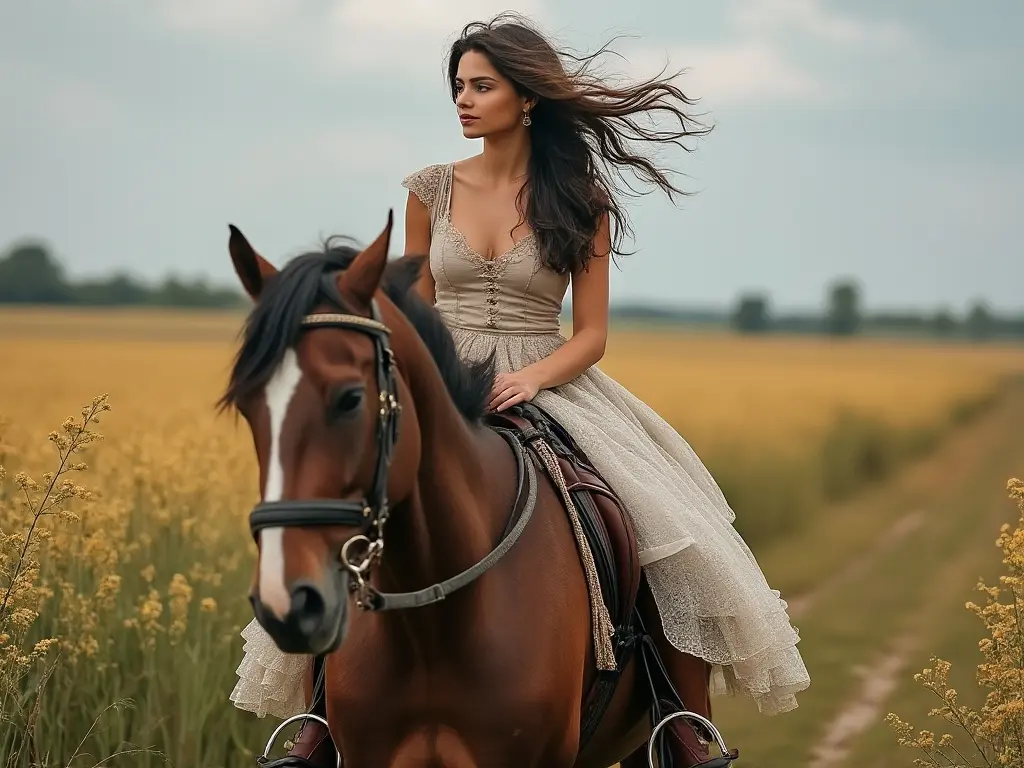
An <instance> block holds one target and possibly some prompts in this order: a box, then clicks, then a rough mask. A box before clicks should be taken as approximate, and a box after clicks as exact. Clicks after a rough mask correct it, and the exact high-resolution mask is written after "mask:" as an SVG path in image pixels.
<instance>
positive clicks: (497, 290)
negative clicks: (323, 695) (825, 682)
mask: <svg viewBox="0 0 1024 768" xmlns="http://www.w3.org/2000/svg"><path fill="white" fill-rule="evenodd" d="M453 167H454V166H453V164H450V163H449V164H443V165H431V166H428V167H426V168H424V169H422V170H420V171H417V172H416V173H413V174H411V175H410V176H408V177H407V178H406V179H405V180H404V181H403V186H405V187H406V188H408V189H410V190H411V191H412V192H413V193H414V194H415V195H416V196H417V197H418V198H419V199H420V200H422V201H423V203H424V204H425V205H426V206H427V207H428V208H429V209H430V210H431V215H432V224H431V233H432V234H431V244H430V269H431V272H432V273H433V276H434V281H435V285H436V306H437V309H438V311H439V312H440V313H441V315H442V317H443V318H444V320H445V323H446V324H447V326H448V327H449V329H450V330H451V333H452V335H453V337H454V339H455V345H456V348H457V349H458V350H459V353H460V355H461V356H462V357H464V358H465V359H482V358H484V357H486V356H487V355H489V354H490V353H491V352H496V355H495V360H496V364H497V369H498V370H499V371H500V372H506V371H515V370H519V369H521V368H523V367H525V366H527V365H529V364H531V363H533V362H536V361H537V360H540V359H541V358H544V357H546V356H547V355H549V354H551V353H552V352H553V351H554V350H556V349H557V348H558V347H559V346H560V345H562V344H564V343H565V341H566V340H565V338H564V337H563V336H562V335H561V334H560V328H559V321H558V315H559V312H560V310H561V306H562V298H563V297H564V295H565V292H566V289H567V288H568V285H569V278H568V276H566V275H559V274H557V273H555V272H554V271H553V270H551V269H549V268H547V267H546V266H545V265H544V264H543V263H542V262H541V260H540V258H539V254H538V250H537V247H536V241H535V239H534V237H533V235H528V236H526V237H525V238H523V239H521V240H519V241H518V242H517V243H516V244H515V245H514V246H513V247H512V248H510V249H509V250H508V251H506V252H505V253H503V254H501V255H500V256H498V257H496V258H494V259H486V258H484V257H483V256H481V255H480V254H478V253H476V252H475V251H474V250H473V249H472V248H471V247H470V246H469V244H468V242H467V241H466V238H465V237H464V236H463V235H462V233H461V232H459V230H457V229H456V228H455V227H454V226H452V223H451V220H450V217H449V212H450V202H451V188H452V171H453ZM535 402H536V403H537V404H538V405H539V406H540V407H542V408H544V409H545V410H546V411H547V412H548V413H550V414H551V415H552V416H553V417H554V418H556V419H558V421H559V422H560V423H561V424H562V425H563V426H564V427H565V429H566V430H567V431H568V432H569V433H570V434H571V435H572V436H573V438H574V439H575V440H576V441H577V442H578V443H579V445H580V447H582V448H583V450H584V451H586V453H587V455H588V456H589V457H590V459H591V461H593V463H594V464H595V466H596V467H597V469H598V470H599V471H600V472H601V473H602V475H604V477H605V478H606V479H607V481H608V482H609V484H610V485H611V486H612V487H613V488H614V489H615V491H616V493H617V494H618V495H619V497H620V498H621V499H622V501H623V504H624V505H625V506H626V508H627V509H628V511H629V513H630V515H631V517H632V520H633V524H634V527H635V529H636V534H637V538H638V545H639V549H640V563H641V565H642V566H643V568H644V572H645V573H646V576H647V580H648V583H649V584H650V586H651V591H652V593H653V595H654V598H655V601H656V602H657V604H658V607H659V609H660V612H661V616H662V623H663V625H664V630H665V634H666V637H667V638H668V639H669V641H670V642H671V643H672V644H673V645H674V646H676V647H677V648H679V649H680V650H682V651H685V652H688V653H691V654H693V655H695V656H699V657H701V658H703V659H706V660H707V661H709V662H711V663H712V665H713V671H712V680H711V690H712V693H713V694H716V695H720V694H729V695H742V696H749V697H751V698H752V699H753V700H754V701H755V702H756V704H757V706H758V709H759V710H760V711H761V712H763V713H766V714H776V713H780V712H785V711H788V710H791V709H794V708H796V706H797V702H796V697H795V694H796V693H797V692H799V691H801V690H804V689H805V688H807V687H808V685H809V684H810V677H809V675H808V672H807V669H806V667H805V666H804V662H803V659H802V658H801V656H800V653H799V651H798V650H797V647H796V646H797V643H798V642H799V635H798V632H797V630H796V629H795V628H794V627H793V626H792V625H791V623H790V619H789V616H788V614H787V612H786V608H787V606H786V603H785V601H783V600H782V599H781V597H780V595H779V593H778V592H777V591H776V590H773V589H771V587H769V585H768V583H767V582H766V580H765V577H764V575H763V574H762V572H761V569H760V568H759V567H758V565H757V561H756V560H755V559H754V556H753V554H752V553H751V551H750V549H749V548H748V547H747V545H746V543H745V542H744V541H743V539H742V538H741V537H740V535H739V534H738V533H737V532H736V530H735V529H734V528H733V526H732V522H733V520H734V519H735V514H734V513H733V511H732V510H731V509H730V508H729V505H728V504H727V502H726V500H725V498H724V496H723V495H722V492H721V490H720V489H719V487H718V485H717V483H716V482H715V481H714V479H713V478H712V477H711V475H710V473H709V472H708V470H707V469H706V468H705V466H704V464H703V463H702V462H701V460H700V459H699V458H698V457H697V455H696V454H695V453H694V451H693V449H692V448H690V446H689V445H688V444H687V442H686V441H685V440H684V439H683V438H682V437H681V436H680V435H679V434H678V433H677V432H676V431H675V430H674V429H673V428H672V427H671V426H670V425H669V424H668V423H666V422H665V421H664V420H663V419H662V418H661V417H659V416H658V414H657V413H655V412H654V411H653V410H652V409H651V408H650V407H649V406H647V405H646V404H645V403H644V402H643V401H642V400H640V399H638V398H637V397H635V396H634V395H632V394H631V393H630V392H629V391H628V390H627V389H625V388H624V387H623V386H622V385H620V384H619V383H618V382H616V381H615V380H614V379H612V378H610V377H609V376H608V375H606V374H605V373H603V372H602V371H601V370H600V368H598V367H597V366H593V367H591V368H590V369H589V370H587V371H585V372H584V373H583V374H581V375H580V376H579V377H577V378H576V379H574V380H573V381H571V382H568V383H566V384H563V385H561V386H558V387H555V388H553V389H548V390H542V391H541V392H539V393H538V394H537V397H536V400H535ZM242 636H243V637H244V638H245V639H246V644H245V647H244V657H243V660H242V663H241V665H240V666H239V668H238V675H239V678H240V679H239V682H238V684H237V685H236V687H235V690H234V691H233V692H232V694H231V698H232V700H233V701H234V702H235V705H236V706H238V707H240V708H242V709H247V710H251V711H254V712H257V714H260V715H263V714H267V713H270V714H275V715H277V716H279V717H287V716H290V715H292V714H296V713H297V712H300V711H303V708H304V701H303V694H302V687H301V681H302V674H303V673H304V670H305V668H306V663H307V661H306V659H305V658H303V657H289V656H285V654H283V653H281V652H280V651H279V650H278V649H277V647H276V646H275V645H274V644H273V641H272V640H270V638H269V637H268V636H267V635H266V633H265V632H264V631H263V629H262V628H261V627H260V626H259V625H258V624H257V623H256V622H255V621H253V622H252V623H251V624H250V625H249V626H248V627H246V629H245V630H244V631H243V632H242Z"/></svg>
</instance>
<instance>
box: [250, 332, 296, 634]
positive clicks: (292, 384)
mask: <svg viewBox="0 0 1024 768" xmlns="http://www.w3.org/2000/svg"><path fill="white" fill-rule="evenodd" d="M301 379H302V370H301V369H300V368H299V360H298V358H297V357H296V355H295V350H292V349H289V350H288V351H287V352H285V353H284V359H283V360H281V365H280V366H278V368H277V370H276V371H274V375H273V376H271V377H270V381H268V382H267V387H266V389H265V390H264V396H265V397H266V401H267V409H268V410H269V411H270V457H269V459H267V483H266V486H265V487H264V489H263V500H264V501H279V500H280V499H281V495H282V494H283V493H284V465H283V464H282V462H281V428H282V427H283V426H284V419H285V416H286V415H287V413H288V406H289V404H290V403H291V401H292V396H293V395H294V394H295V389H296V388H297V387H298V385H299V381H300V380H301ZM259 596H260V600H261V601H262V602H263V604H264V605H265V606H266V607H267V608H269V609H270V611H271V612H272V613H273V614H274V615H276V616H277V618H279V619H283V618H284V617H285V616H286V615H288V611H289V609H290V608H291V603H292V601H291V597H290V596H289V594H288V587H287V586H286V585H285V579H284V529H283V528H264V529H263V530H262V531H260V573H259Z"/></svg>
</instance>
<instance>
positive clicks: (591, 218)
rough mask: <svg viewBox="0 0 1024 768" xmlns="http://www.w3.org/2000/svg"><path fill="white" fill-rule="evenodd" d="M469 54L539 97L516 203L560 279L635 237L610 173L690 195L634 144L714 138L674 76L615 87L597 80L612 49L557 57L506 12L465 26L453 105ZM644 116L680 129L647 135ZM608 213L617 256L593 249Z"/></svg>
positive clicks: (453, 67)
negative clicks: (598, 64)
mask: <svg viewBox="0 0 1024 768" xmlns="http://www.w3.org/2000/svg"><path fill="white" fill-rule="evenodd" d="M469 51H476V52H478V53H482V54H483V55H485V56H486V57H487V58H488V60H489V61H490V62H491V65H492V66H493V67H494V68H495V69H496V70H497V71H498V72H499V73H500V74H501V75H502V76H503V77H505V78H507V79H508V80H510V81H511V82H512V84H513V85H514V86H515V88H516V90H517V92H518V93H519V94H520V95H522V96H527V97H533V98H536V99H537V103H536V106H535V107H534V108H533V109H532V111H531V112H530V117H531V119H532V125H531V126H530V128H529V130H530V135H531V143H532V154H531V157H530V163H529V170H528V179H527V183H526V185H524V189H523V190H521V191H520V198H519V199H518V200H519V205H520V210H522V203H521V197H522V195H523V192H524V191H525V192H527V195H526V198H527V200H526V206H525V219H526V221H527V222H528V223H529V225H530V227H531V228H532V229H533V231H534V232H535V233H536V237H537V241H538V243H539V245H540V251H541V256H542V258H543V259H544V260H545V262H546V263H547V264H548V266H550V267H551V268H552V269H554V270H555V271H556V272H559V273H565V272H567V271H568V272H575V271H577V270H578V269H580V268H585V267H586V264H587V262H588V261H589V260H590V258H592V257H593V256H594V255H598V256H605V255H608V256H614V254H620V255H621V254H623V253H624V252H623V251H622V250H621V247H620V246H621V242H622V236H623V234H624V232H629V233H630V234H632V229H631V227H630V224H629V220H628V217H627V216H626V215H625V212H624V211H623V209H622V208H621V207H620V206H619V204H618V202H617V200H616V198H617V196H618V195H619V194H623V191H622V190H621V188H619V187H618V186H617V185H616V184H615V183H614V182H613V181H612V177H611V174H610V173H609V171H610V170H611V169H614V170H615V171H616V175H618V176H620V177H621V172H622V170H623V169H624V168H629V169H631V170H632V171H633V172H634V175H636V176H637V177H639V178H640V179H641V180H644V181H647V182H650V183H652V184H654V185H656V186H657V187H659V188H660V189H661V190H662V191H663V192H665V193H666V194H667V195H668V196H669V199H674V198H673V194H678V195H686V194H688V193H686V192H684V191H682V190H680V189H679V188H677V187H676V186H675V185H674V184H673V183H672V182H671V181H670V180H669V178H668V175H667V173H666V171H665V170H663V169H661V168H658V167H657V166H656V165H655V164H654V163H653V162H652V161H651V160H650V159H649V158H647V157H645V156H643V155H641V154H638V153H636V152H635V151H633V150H631V149H630V148H629V143H630V142H633V141H644V142H655V143H660V144H672V145H675V146H679V147H682V148H683V149H685V150H686V151H687V152H691V151H693V150H692V149H691V148H690V147H687V146H686V145H685V144H683V143H682V140H683V139H686V138H689V137H700V136H703V135H706V134H707V133H709V132H710V130H711V129H710V128H707V127H705V126H703V125H701V124H700V123H698V122H697V121H696V120H695V119H694V118H692V117H690V116H689V115H687V113H686V112H685V108H686V107H689V106H692V105H694V104H695V103H696V101H695V100H693V99H690V98H689V97H687V96H686V95H685V94H684V93H683V92H682V91H681V90H680V89H679V88H678V87H677V86H675V85H673V84H672V82H671V81H672V80H673V79H674V77H675V76H674V75H673V76H671V77H662V75H664V70H662V73H661V74H660V75H658V76H656V77H653V78H651V79H649V80H645V81H641V82H639V83H634V84H630V85H624V86H621V87H616V86H613V85H611V84H609V83H607V82H605V81H603V80H602V79H601V78H600V77H598V76H596V75H594V74H592V73H591V69H592V66H593V64H594V62H595V61H597V59H598V57H599V56H600V55H601V54H603V53H606V52H608V51H609V44H605V45H604V46H602V47H601V48H600V49H599V50H598V51H597V52H595V53H593V54H590V55H587V56H576V55H574V54H572V53H569V52H568V51H565V50H558V49H556V48H555V47H554V46H553V45H552V44H551V43H550V42H549V41H548V40H547V38H546V37H545V36H544V35H543V34H542V33H541V32H540V31H539V30H537V29H536V28H535V27H534V26H533V25H532V24H531V23H530V22H529V21H528V20H525V19H523V18H522V17H520V16H519V15H517V14H507V13H505V14H499V15H498V16H496V17H495V18H494V19H492V20H491V21H489V22H472V23H470V24H467V25H466V26H465V27H464V28H463V30H462V33H461V35H460V36H459V38H458V39H457V40H456V41H455V43H454V44H453V45H452V47H451V50H450V52H449V55H448V68H447V79H448V85H449V88H450V90H451V95H452V100H453V101H454V100H456V99H457V98H458V93H457V89H456V78H457V75H458V69H459V61H460V60H461V59H462V57H463V55H465V54H466V53H467V52H469ZM567 62H568V63H567ZM641 115H643V116H646V117H648V118H656V117H658V116H662V115H667V116H668V117H669V118H670V119H671V122H672V123H673V124H672V125H671V126H670V127H667V128H666V127H657V128H653V127H651V128H648V127H643V126H641V125H640V124H639V122H638V120H637V117H638V116H641ZM675 123H678V127H676V126H675ZM602 166H604V167H602ZM627 187H628V184H627ZM630 189H631V188H630ZM606 213H607V214H608V216H609V218H610V219H611V220H613V222H614V224H615V226H614V227H612V232H613V239H612V253H611V254H594V253H592V248H593V245H592V241H593V238H594V235H595V234H596V232H597V229H598V226H599V224H600V221H601V218H602V217H603V216H604V215H605V214H606Z"/></svg>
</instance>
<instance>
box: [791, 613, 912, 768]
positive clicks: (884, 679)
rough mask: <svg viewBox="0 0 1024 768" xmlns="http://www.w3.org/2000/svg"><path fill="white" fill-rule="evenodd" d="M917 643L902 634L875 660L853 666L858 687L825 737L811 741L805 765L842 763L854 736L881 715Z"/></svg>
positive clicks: (812, 767)
mask: <svg viewBox="0 0 1024 768" xmlns="http://www.w3.org/2000/svg"><path fill="white" fill-rule="evenodd" d="M917 646H918V642H917V638H916V637H915V635H914V634H913V633H908V634H905V635H903V636H902V637H900V638H898V639H897V640H896V641H895V642H894V643H893V644H892V646H891V647H890V648H889V649H887V650H886V651H885V653H883V654H882V655H881V656H880V658H878V659H877V660H876V663H874V664H871V665H870V666H859V667H857V668H856V670H855V672H856V675H857V677H858V678H859V679H860V687H859V688H858V690H857V693H856V694H855V695H854V696H853V697H851V698H850V700H849V701H848V702H847V704H846V706H844V707H843V709H841V710H840V711H839V714H837V715H836V717H835V718H833V720H832V722H830V723H829V724H828V727H827V728H826V730H825V735H824V737H823V738H822V739H821V740H819V741H818V743H817V744H815V745H814V748H813V749H812V750H811V760H810V762H809V763H808V764H807V765H808V768H835V767H836V766H838V765H842V763H843V761H844V760H846V757H847V756H848V755H849V753H850V748H851V745H852V744H853V742H854V740H855V739H856V738H857V737H858V736H859V735H860V734H862V733H863V732H864V731H866V730H867V729H868V728H870V727H872V726H873V725H875V724H876V723H877V722H878V719H879V718H880V717H881V716H882V708H883V707H884V705H885V702H886V700H887V699H888V698H889V695H890V694H892V692H893V691H894V690H896V686H897V685H899V683H900V680H901V679H902V677H903V674H904V670H905V669H906V666H907V664H908V663H909V661H910V656H911V654H912V653H914V652H915V651H916V650H917Z"/></svg>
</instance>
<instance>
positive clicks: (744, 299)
mask: <svg viewBox="0 0 1024 768" xmlns="http://www.w3.org/2000/svg"><path fill="white" fill-rule="evenodd" d="M729 320H730V324H731V325H732V327H733V328H735V329H736V330H737V331H739V332H740V333H749V334H756V333H771V332H776V333H824V334H828V335H831V336H854V335H857V334H861V333H863V334H866V335H875V336H877V335H884V334H892V335H897V334H898V335H917V336H934V337H939V338H960V339H967V340H971V341H986V340H990V339H1024V312H1021V313H1019V314H1017V315H1015V316H1000V315H997V314H996V313H995V312H994V311H993V310H992V309H991V308H990V307H989V305H988V304H987V303H986V302H984V301H980V300H979V301H976V302H974V303H973V304H972V305H971V306H970V307H969V308H968V310H967V312H965V313H964V314H963V315H962V316H957V315H956V314H954V313H953V312H952V311H951V310H950V309H948V308H940V309H938V310H936V311H935V312H933V313H931V314H929V313H922V312H903V313H895V312H878V313H867V312H865V311H864V309H863V307H862V301H861V295H860V289H859V288H858V286H857V284H856V283H855V282H853V281H852V280H839V281H836V282H835V283H833V284H832V285H830V286H829V287H828V296H827V305H826V308H825V312H824V313H823V314H820V315H815V314H803V315H800V314H788V315H787V314H779V315H777V316H776V315H774V314H773V312H772V310H771V305H770V300H769V298H768V296H767V295H765V294H763V293H749V294H744V295H743V296H741V297H740V298H739V300H738V302H737V304H736V307H735V308H734V310H733V312H732V314H731V316H730V318H729Z"/></svg>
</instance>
